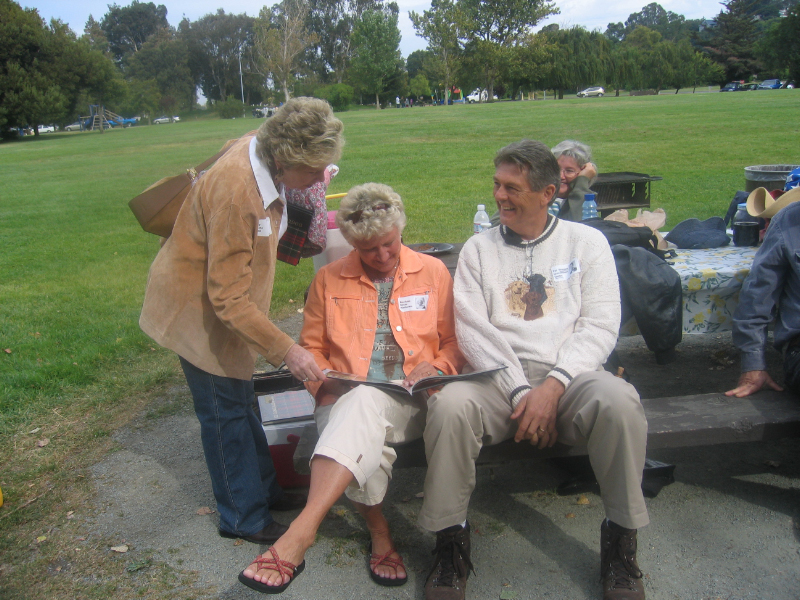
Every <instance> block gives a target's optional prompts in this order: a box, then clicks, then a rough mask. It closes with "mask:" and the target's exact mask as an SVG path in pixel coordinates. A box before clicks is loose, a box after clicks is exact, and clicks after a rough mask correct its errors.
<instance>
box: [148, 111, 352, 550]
mask: <svg viewBox="0 0 800 600" xmlns="http://www.w3.org/2000/svg"><path fill="white" fill-rule="evenodd" d="M342 129H343V126H342V123H341V121H339V120H338V119H337V118H336V117H334V116H333V112H332V111H331V108H330V106H329V105H328V104H327V103H326V102H325V101H323V100H317V99H314V98H293V99H291V100H289V101H288V102H287V103H286V104H284V105H283V106H282V107H281V108H279V109H278V110H277V111H276V112H275V114H274V116H272V117H271V118H269V119H267V120H266V121H265V122H264V124H263V125H261V127H259V129H258V131H257V132H255V133H249V134H247V135H245V136H244V137H242V138H241V139H240V140H238V141H236V142H235V143H234V144H233V145H232V146H231V148H230V149H229V150H228V151H227V152H226V154H225V155H224V156H222V158H220V159H219V160H218V161H217V162H216V163H215V164H214V166H212V167H211V168H210V169H209V170H208V172H206V173H205V174H204V175H202V176H201V177H200V179H199V180H198V181H197V182H196V183H195V185H194V187H193V188H192V190H191V192H189V195H188V196H187V198H186V201H185V202H184V204H183V207H182V208H181V211H180V213H179V214H178V218H177V220H176V222H175V226H174V229H173V231H172V235H171V236H170V237H169V238H168V239H167V240H166V242H165V243H164V246H163V247H162V248H161V250H160V251H159V253H158V255H157V256H156V258H155V261H154V262H153V265H152V267H151V268H150V274H149V277H148V281H147V290H146V292H145V298H144V306H143V308H142V315H141V318H140V320H139V323H140V325H141V327H142V330H143V331H144V332H145V333H146V334H147V335H149V336H150V337H152V338H153V339H154V340H155V341H156V342H157V343H158V344H160V345H162V346H164V347H165V348H169V349H170V350H173V351H175V352H176V353H177V354H178V356H179V357H180V362H181V366H182V367H183V372H184V374H185V375H186V381H187V383H188V384H189V389H190V390H191V393H192V397H193V399H194V408H195V412H196V414H197V418H198V419H199V421H200V435H201V438H202V442H203V451H204V453H205V458H206V464H207V465H208V472H209V475H210V476H211V484H212V487H213V490H214V497H215V498H216V501H217V510H218V511H219V534H220V535H221V536H223V537H234V538H243V539H245V540H248V541H250V542H254V543H258V544H270V543H272V542H274V541H275V540H277V539H278V538H279V537H280V536H281V535H282V534H283V533H284V532H285V531H286V529H287V528H286V527H285V526H284V525H281V524H280V523H277V522H276V521H274V520H273V518H272V515H271V514H270V510H291V509H294V508H300V507H301V506H302V505H303V497H302V496H300V495H289V494H284V493H283V490H281V488H280V487H279V486H278V484H277V481H276V474H275V468H274V466H273V463H272V458H271V457H270V452H269V447H268V445H267V441H266V438H265V436H264V431H263V429H262V427H261V420H260V419H259V418H257V417H256V415H255V414H254V412H253V409H252V403H253V400H254V393H253V382H252V377H253V369H254V366H255V359H256V355H257V354H261V355H262V356H264V357H265V358H266V359H267V360H268V361H269V362H270V363H272V364H273V365H280V364H281V362H285V363H286V365H287V366H288V367H289V369H290V370H291V372H292V374H293V375H294V376H295V377H297V378H299V379H302V380H303V381H321V380H322V379H324V375H323V374H322V371H320V369H319V367H317V365H316V362H315V361H314V357H313V356H312V355H311V353H310V352H308V351H307V350H305V349H303V348H301V347H300V346H299V345H297V344H295V343H294V341H293V340H292V338H290V337H289V336H288V335H286V334H285V333H283V332H282V331H280V330H279V329H278V328H277V327H276V326H275V325H274V324H273V323H272V322H271V321H270V320H269V317H268V314H269V305H270V299H271V296H272V284H273V279H274V277H275V261H276V253H277V246H278V240H279V238H280V237H281V236H282V235H283V233H284V232H285V231H286V229H287V218H286V209H285V197H284V189H285V188H295V189H303V188H307V187H309V186H311V185H313V184H315V183H317V182H320V181H323V180H324V177H325V169H326V167H327V166H328V165H329V164H331V163H333V162H335V161H336V160H337V159H338V158H339V157H340V155H341V151H342V147H343V144H344V139H343V137H342Z"/></svg>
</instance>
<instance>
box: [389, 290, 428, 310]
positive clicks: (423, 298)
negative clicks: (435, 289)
mask: <svg viewBox="0 0 800 600" xmlns="http://www.w3.org/2000/svg"><path fill="white" fill-rule="evenodd" d="M397 306H398V307H399V308H400V311H401V312H408V311H410V310H428V295H427V294H420V295H419V296H405V297H404V298H399V299H398V300H397Z"/></svg>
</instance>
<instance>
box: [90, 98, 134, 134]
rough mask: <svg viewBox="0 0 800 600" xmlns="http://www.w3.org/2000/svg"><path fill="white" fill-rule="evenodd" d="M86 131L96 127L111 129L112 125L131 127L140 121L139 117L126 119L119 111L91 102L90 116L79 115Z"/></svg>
mask: <svg viewBox="0 0 800 600" xmlns="http://www.w3.org/2000/svg"><path fill="white" fill-rule="evenodd" d="M78 120H79V121H80V123H81V126H82V127H83V130H84V131H94V130H95V129H100V130H101V131H102V130H104V129H110V128H112V127H131V126H132V125H136V123H138V120H137V119H126V118H125V117H121V116H120V115H118V114H117V113H113V112H111V111H110V110H107V109H106V108H105V106H103V105H102V104H90V105H89V116H88V117H79V119H78Z"/></svg>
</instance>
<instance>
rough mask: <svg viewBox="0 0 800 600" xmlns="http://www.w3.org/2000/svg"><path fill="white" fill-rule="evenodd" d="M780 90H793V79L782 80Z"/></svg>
mask: <svg viewBox="0 0 800 600" xmlns="http://www.w3.org/2000/svg"><path fill="white" fill-rule="evenodd" d="M781 89H782V90H793V89H794V81H784V82H783V85H782V86H781Z"/></svg>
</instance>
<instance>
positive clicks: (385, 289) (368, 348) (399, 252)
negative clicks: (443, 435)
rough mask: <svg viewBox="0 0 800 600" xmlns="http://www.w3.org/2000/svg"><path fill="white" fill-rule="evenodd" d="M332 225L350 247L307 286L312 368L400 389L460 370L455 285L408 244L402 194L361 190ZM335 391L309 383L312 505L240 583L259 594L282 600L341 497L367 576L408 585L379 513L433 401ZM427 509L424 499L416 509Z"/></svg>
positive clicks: (329, 384) (306, 340)
mask: <svg viewBox="0 0 800 600" xmlns="http://www.w3.org/2000/svg"><path fill="white" fill-rule="evenodd" d="M336 221H337V223H338V225H339V229H340V230H341V232H342V235H344V237H345V239H347V241H348V242H350V243H351V244H352V245H353V246H354V247H355V250H353V251H352V252H351V253H350V254H348V255H347V256H345V257H344V258H342V259H340V260H338V261H336V262H334V263H332V264H330V265H328V266H326V267H324V268H322V269H320V271H319V272H318V273H317V275H316V277H314V281H313V283H312V284H311V289H310V290H309V294H308V301H307V302H306V306H305V312H304V322H303V332H302V334H301V335H300V343H301V344H302V345H303V346H304V347H305V348H308V350H310V351H311V353H312V354H313V355H314V357H315V358H316V360H317V365H318V366H319V367H320V368H324V369H333V370H336V371H342V372H345V373H353V374H355V375H359V376H362V377H365V376H369V377H370V378H372V379H378V380H382V381H404V383H405V385H407V386H410V385H413V384H414V383H415V382H416V381H418V380H419V379H421V378H423V377H429V376H435V375H437V374H439V375H441V374H446V375H455V374H456V373H458V372H459V370H460V369H461V367H463V365H464V358H463V356H462V354H461V352H459V350H458V344H457V342H456V335H455V321H454V319H453V279H452V277H451V276H450V273H449V272H448V271H447V267H445V266H444V263H443V262H442V261H440V260H438V259H436V258H433V257H431V256H426V255H424V254H419V253H417V252H414V251H413V250H411V249H410V248H407V247H406V246H404V245H403V243H402V241H401V236H402V233H403V228H404V227H405V224H406V216H405V211H404V209H403V202H402V200H401V199H400V196H399V195H397V194H396V193H395V192H394V191H393V190H392V188H390V187H389V186H387V185H381V184H377V183H366V184H364V185H360V186H356V187H354V188H352V189H351V190H350V191H349V192H348V193H347V196H345V198H343V199H342V202H341V206H340V208H339V212H338V213H337V217H336ZM337 383H338V382H337V381H334V380H333V379H332V378H327V379H326V381H325V382H324V383H322V384H321V385H320V384H319V383H311V382H309V383H308V384H307V387H308V389H309V391H310V392H312V393H313V394H314V397H315V399H316V405H317V406H316V410H315V411H314V419H315V420H316V422H317V428H318V430H319V432H320V438H319V442H318V443H317V446H316V448H315V449H314V454H313V457H312V459H311V487H310V489H309V494H308V503H307V505H306V507H305V508H304V509H303V512H301V513H300V515H299V516H298V517H297V518H296V519H295V520H294V521H293V522H292V524H291V525H290V526H289V531H287V532H286V534H285V535H284V536H283V537H281V538H280V539H279V540H278V541H277V542H276V543H275V544H274V545H273V546H271V547H270V548H269V549H268V550H267V552H266V553H264V554H262V555H261V556H260V557H258V558H256V560H255V561H254V562H253V563H252V564H251V565H250V566H249V567H248V568H247V569H245V570H244V571H243V572H242V573H241V574H240V575H239V581H241V582H242V583H244V584H245V585H247V586H248V587H251V588H253V589H256V590H258V591H260V592H264V593H271V594H274V593H279V592H282V591H283V590H285V589H286V588H287V587H288V586H289V585H290V584H291V582H292V581H293V580H294V577H295V575H298V574H299V573H300V572H301V571H302V570H303V568H304V566H305V561H304V560H303V557H304V555H305V553H306V550H308V548H309V547H310V546H311V544H312V543H313V542H314V537H315V535H316V533H317V529H318V528H319V525H320V523H321V522H322V519H324V518H325V515H327V514H328V511H329V510H330V508H331V506H333V504H334V503H335V502H336V501H337V500H338V499H339V498H340V497H341V495H342V494H343V493H346V494H347V497H348V498H350V499H351V500H352V501H353V503H354V504H355V506H356V508H357V510H358V512H359V513H360V514H361V515H362V516H363V517H364V519H365V521H366V523H367V529H368V530H369V533H370V548H371V556H370V561H369V576H370V578H371V579H372V580H373V581H375V583H377V584H379V585H383V586H397V585H402V584H404V583H406V581H407V579H408V577H407V574H406V569H405V566H404V565H403V559H402V557H401V556H400V554H399V553H398V551H397V549H396V548H395V546H394V542H393V541H392V537H391V534H390V532H389V523H388V522H387V521H386V518H385V517H384V515H383V498H384V496H385V494H386V490H387V489H388V486H389V481H391V478H392V464H393V463H394V460H395V458H396V457H397V455H396V453H395V451H394V449H393V448H392V447H391V444H398V443H403V442H409V441H411V440H414V439H418V438H420V437H422V432H423V430H424V429H425V422H426V415H428V413H427V405H428V402H430V398H431V397H435V393H434V394H433V396H431V394H429V392H428V391H422V392H418V393H416V394H414V395H413V396H411V395H408V394H405V393H402V392H386V391H383V390H382V389H378V388H376V387H372V386H366V385H359V386H356V387H353V388H351V387H349V386H346V385H341V384H340V385H337ZM428 418H429V417H428ZM437 467H439V468H440V469H441V468H442V465H433V464H432V465H431V468H430V469H429V471H428V473H429V477H428V479H430V478H431V477H435V476H436V473H437V471H436V468H437ZM444 469H445V470H447V469H448V465H444ZM428 479H426V489H427V482H428ZM431 505H432V499H431V498H428V497H427V495H426V497H425V499H424V501H423V507H424V508H423V511H424V510H430V509H431ZM449 508H450V507H449V505H447V504H444V505H442V504H438V505H436V507H435V508H434V509H433V510H437V511H440V512H441V513H442V514H446V513H447V512H448V511H449ZM423 526H424V524H423Z"/></svg>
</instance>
